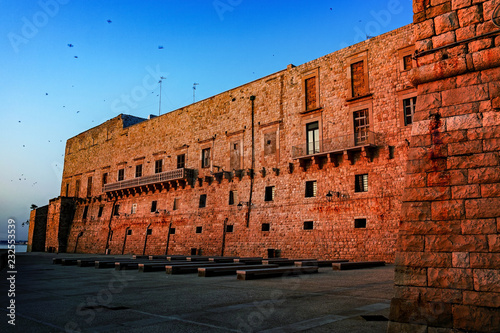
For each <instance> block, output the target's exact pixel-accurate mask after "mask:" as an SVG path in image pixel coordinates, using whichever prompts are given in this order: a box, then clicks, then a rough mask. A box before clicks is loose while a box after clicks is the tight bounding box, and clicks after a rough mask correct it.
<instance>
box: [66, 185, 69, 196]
mask: <svg viewBox="0 0 500 333" xmlns="http://www.w3.org/2000/svg"><path fill="white" fill-rule="evenodd" d="M66 196H69V183H67V184H66Z"/></svg>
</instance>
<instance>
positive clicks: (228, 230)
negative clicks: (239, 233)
mask: <svg viewBox="0 0 500 333" xmlns="http://www.w3.org/2000/svg"><path fill="white" fill-rule="evenodd" d="M226 232H233V225H232V224H231V225H226Z"/></svg>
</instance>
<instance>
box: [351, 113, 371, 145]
mask: <svg viewBox="0 0 500 333" xmlns="http://www.w3.org/2000/svg"><path fill="white" fill-rule="evenodd" d="M353 117H354V144H355V145H356V146H359V145H363V144H366V143H367V142H368V134H369V130H370V124H369V118H368V109H364V110H360V111H356V112H354V113H353Z"/></svg>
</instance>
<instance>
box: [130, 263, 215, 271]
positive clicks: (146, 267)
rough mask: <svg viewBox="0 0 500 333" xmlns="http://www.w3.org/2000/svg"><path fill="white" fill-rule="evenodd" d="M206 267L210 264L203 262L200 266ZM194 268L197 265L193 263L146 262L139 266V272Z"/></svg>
mask: <svg viewBox="0 0 500 333" xmlns="http://www.w3.org/2000/svg"><path fill="white" fill-rule="evenodd" d="M202 264H203V265H206V264H208V262H202V263H199V264H198V265H202ZM211 264H212V265H216V263H211ZM167 265H169V266H186V265H188V266H193V265H196V263H194V262H191V261H174V262H172V261H167V262H147V263H146V262H144V263H140V264H139V266H138V269H139V272H163V271H165V266H167Z"/></svg>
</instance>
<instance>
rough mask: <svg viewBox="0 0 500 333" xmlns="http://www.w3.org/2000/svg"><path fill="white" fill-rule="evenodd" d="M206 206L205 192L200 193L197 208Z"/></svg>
mask: <svg viewBox="0 0 500 333" xmlns="http://www.w3.org/2000/svg"><path fill="white" fill-rule="evenodd" d="M206 206H207V195H206V194H201V195H200V205H199V206H198V207H199V208H204V207H206Z"/></svg>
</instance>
